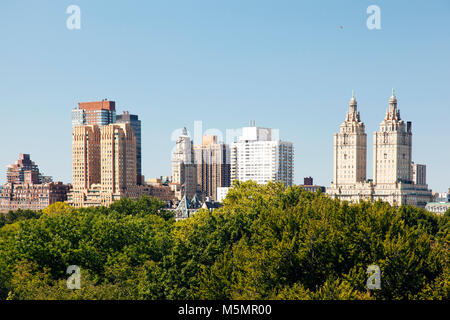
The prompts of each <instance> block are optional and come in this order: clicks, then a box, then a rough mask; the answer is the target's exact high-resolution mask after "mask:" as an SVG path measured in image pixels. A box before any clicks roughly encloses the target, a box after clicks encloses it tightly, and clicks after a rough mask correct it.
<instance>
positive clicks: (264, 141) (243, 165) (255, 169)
mask: <svg viewBox="0 0 450 320" xmlns="http://www.w3.org/2000/svg"><path fill="white" fill-rule="evenodd" d="M293 176H294V148H293V145H292V142H286V141H281V140H277V139H275V138H274V137H273V135H272V129H268V128H260V127H256V126H250V127H244V128H243V129H242V136H240V137H239V139H238V141H237V142H234V143H233V144H232V145H231V181H232V182H233V181H235V180H239V181H249V180H252V181H255V182H257V183H259V184H266V183H268V182H269V181H274V182H282V183H284V184H285V185H287V186H292V183H293Z"/></svg>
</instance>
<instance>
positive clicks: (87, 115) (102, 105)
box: [72, 100, 116, 128]
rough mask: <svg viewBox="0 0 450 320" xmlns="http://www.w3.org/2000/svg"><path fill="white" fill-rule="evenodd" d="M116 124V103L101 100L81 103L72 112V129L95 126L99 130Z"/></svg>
mask: <svg viewBox="0 0 450 320" xmlns="http://www.w3.org/2000/svg"><path fill="white" fill-rule="evenodd" d="M115 122H116V103H115V102H114V101H108V100H102V101H94V102H81V103H79V104H78V108H75V109H73V110H72V128H75V127H77V126H83V125H91V124H96V125H98V126H99V127H100V128H101V127H102V126H104V125H108V124H110V123H115Z"/></svg>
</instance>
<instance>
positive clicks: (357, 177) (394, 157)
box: [327, 90, 431, 207]
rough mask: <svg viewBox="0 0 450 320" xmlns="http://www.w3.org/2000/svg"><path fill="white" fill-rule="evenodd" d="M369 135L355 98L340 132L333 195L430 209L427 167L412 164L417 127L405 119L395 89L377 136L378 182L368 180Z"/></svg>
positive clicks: (375, 175)
mask: <svg viewBox="0 0 450 320" xmlns="http://www.w3.org/2000/svg"><path fill="white" fill-rule="evenodd" d="M366 174H367V135H366V132H365V126H364V123H363V122H362V121H361V116H360V113H359V111H358V108H357V101H356V99H355V97H354V95H353V96H352V98H351V100H350V108H349V111H348V112H347V114H346V118H345V121H344V122H343V123H342V124H341V126H340V130H339V133H335V134H334V176H333V181H332V183H331V186H330V187H329V188H328V189H327V194H329V195H330V196H332V197H334V198H338V199H341V200H348V201H353V202H357V201H359V200H370V201H374V200H383V201H386V202H389V203H390V204H391V205H403V204H410V205H414V206H418V207H425V205H426V203H427V202H429V201H430V199H431V191H430V190H428V185H427V184H426V167H425V166H424V165H418V164H414V163H413V161H412V124H411V122H409V121H408V122H406V123H405V121H403V120H402V119H401V116H400V110H398V108H397V98H396V96H395V93H394V90H392V96H391V98H390V99H389V106H388V108H387V110H386V115H385V117H384V120H383V121H382V122H381V123H380V129H379V131H376V132H374V134H373V180H367V176H366Z"/></svg>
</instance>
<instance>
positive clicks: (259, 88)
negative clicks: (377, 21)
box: [0, 0, 450, 191]
mask: <svg viewBox="0 0 450 320" xmlns="http://www.w3.org/2000/svg"><path fill="white" fill-rule="evenodd" d="M72 4H74V5H78V6H79V7H80V8H81V30H68V29H67V27H66V20H67V18H68V17H69V15H68V14H66V9H67V7H68V6H69V5H72ZM373 4H375V5H378V6H379V7H380V9H381V30H369V29H368V28H367V26H366V20H367V18H368V17H369V15H368V14H367V13H366V9H367V7H368V6H369V5H373ZM449 21H450V1H448V0H430V1H413V0H396V1H377V0H371V1H364V0H352V1H350V0H340V1H334V0H333V1H331V0H330V1H313V0H310V1H300V0H276V1H275V0H270V1H269V0H227V1H222V0H214V1H212V0H164V1H163V0H160V1H137V0H136V1H110V0H109V1H106V0H105V1H103V0H95V1H92V0H70V1H64V0H52V1H51V0H47V1H42V0H41V1H37V0H30V1H23V0H14V1H13V0H3V1H1V2H0V46H1V47H0V48H1V50H0V75H1V77H0V115H1V122H0V128H1V133H2V134H1V135H0V182H4V180H5V171H6V166H7V165H8V164H10V163H13V162H14V161H16V160H17V158H18V154H19V153H30V154H31V157H32V159H33V160H34V161H35V162H36V163H37V164H38V165H39V167H40V169H41V171H43V172H44V173H45V174H48V175H52V176H54V177H55V179H57V180H62V181H64V182H71V180H72V177H71V175H72V172H71V161H72V155H71V119H70V116H71V110H72V108H73V107H75V106H76V105H77V103H78V102H82V101H95V100H101V99H103V98H108V99H110V100H114V101H116V103H117V108H118V110H119V112H121V111H122V110H129V111H130V112H132V113H135V114H138V115H139V117H140V118H141V120H142V125H143V127H142V139H143V173H144V174H145V176H146V177H155V176H160V175H170V159H171V150H172V148H173V145H174V142H173V141H172V140H171V134H172V132H173V131H174V130H176V129H178V128H181V127H184V126H186V127H187V128H188V129H189V130H191V131H193V127H194V121H196V120H201V121H203V127H204V129H208V128H217V129H220V130H222V131H224V132H225V130H226V129H227V128H228V129H234V128H239V127H242V126H245V125H247V124H248V121H249V120H250V119H252V120H256V124H257V125H259V126H264V127H271V128H278V129H280V137H281V138H282V139H283V140H288V141H292V142H293V143H294V147H295V149H296V155H295V182H296V183H301V182H302V181H303V177H305V176H313V177H314V178H315V182H316V183H319V184H322V185H325V186H328V185H329V183H330V181H331V180H332V174H333V169H332V166H333V158H332V157H333V149H332V145H333V133H334V132H336V131H337V130H338V128H339V125H340V124H341V123H342V121H343V120H344V117H345V112H346V111H347V109H348V101H349V99H350V97H351V91H352V90H355V93H356V98H357V100H358V107H359V110H360V112H361V118H362V120H363V121H364V122H365V124H366V131H367V133H368V151H369V152H368V178H371V177H372V152H371V151H372V134H373V131H375V130H377V129H378V125H379V123H380V122H381V121H382V119H383V117H384V115H385V110H386V108H387V105H388V99H389V97H390V95H391V88H392V87H394V88H395V89H396V93H397V98H398V105H399V109H400V110H401V115H402V118H403V119H404V120H407V121H412V122H413V159H414V161H415V162H417V163H424V164H426V165H427V171H428V172H427V174H428V183H429V185H430V187H431V188H432V189H433V190H435V191H446V190H447V188H448V187H450V169H449V164H450V147H449V138H450V22H449Z"/></svg>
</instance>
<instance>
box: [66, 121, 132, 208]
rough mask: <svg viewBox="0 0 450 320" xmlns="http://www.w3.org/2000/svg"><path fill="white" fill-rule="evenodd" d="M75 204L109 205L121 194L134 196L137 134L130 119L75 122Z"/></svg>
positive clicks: (70, 201) (73, 149) (72, 198)
mask: <svg viewBox="0 0 450 320" xmlns="http://www.w3.org/2000/svg"><path fill="white" fill-rule="evenodd" d="M72 167H73V190H72V192H71V193H70V195H69V203H70V204H71V205H73V206H75V207H84V206H97V205H110V204H111V203H112V202H113V201H115V200H119V199H121V198H122V197H130V198H137V197H138V196H139V195H140V189H139V188H138V186H137V183H136V138H135V136H134V133H133V130H132V128H131V126H130V124H129V123H123V124H109V125H104V126H103V127H102V129H101V130H100V128H99V127H98V126H97V125H85V126H77V127H75V128H74V129H73V135H72Z"/></svg>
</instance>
